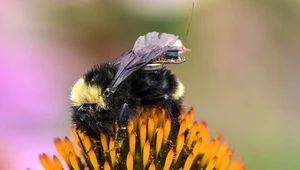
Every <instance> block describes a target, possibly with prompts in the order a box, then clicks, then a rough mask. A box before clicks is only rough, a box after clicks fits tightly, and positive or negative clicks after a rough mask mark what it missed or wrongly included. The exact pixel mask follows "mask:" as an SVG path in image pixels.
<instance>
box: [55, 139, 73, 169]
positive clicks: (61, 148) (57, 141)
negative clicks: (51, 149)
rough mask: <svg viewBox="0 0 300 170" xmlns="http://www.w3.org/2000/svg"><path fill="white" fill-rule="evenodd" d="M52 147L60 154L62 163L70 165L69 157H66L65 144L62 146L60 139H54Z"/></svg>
mask: <svg viewBox="0 0 300 170" xmlns="http://www.w3.org/2000/svg"><path fill="white" fill-rule="evenodd" d="M54 145H55V147H56V150H57V151H58V153H59V154H60V156H61V157H62V158H63V159H64V161H65V162H66V163H67V164H69V163H70V161H69V156H68V153H67V151H66V150H65V144H64V142H63V141H62V140H61V139H59V138H56V139H54Z"/></svg>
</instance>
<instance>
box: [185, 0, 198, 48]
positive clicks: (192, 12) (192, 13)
mask: <svg viewBox="0 0 300 170" xmlns="http://www.w3.org/2000/svg"><path fill="white" fill-rule="evenodd" d="M194 6H195V3H194V2H193V4H192V11H191V15H190V19H189V23H188V27H187V30H186V34H185V37H184V40H183V44H184V43H185V40H186V38H187V36H188V34H189V30H190V26H191V21H192V18H193V15H194Z"/></svg>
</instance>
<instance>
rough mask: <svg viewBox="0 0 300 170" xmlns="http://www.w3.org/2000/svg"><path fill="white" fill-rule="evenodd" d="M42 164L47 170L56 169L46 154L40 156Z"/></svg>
mask: <svg viewBox="0 0 300 170" xmlns="http://www.w3.org/2000/svg"><path fill="white" fill-rule="evenodd" d="M39 159H40V162H41V164H42V165H43V167H44V168H45V169H46V170H53V169H55V165H54V163H53V162H52V161H51V159H50V158H49V157H48V155H46V154H42V155H40V156H39Z"/></svg>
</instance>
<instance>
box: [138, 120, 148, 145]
mask: <svg viewBox="0 0 300 170" xmlns="http://www.w3.org/2000/svg"><path fill="white" fill-rule="evenodd" d="M146 133H147V132H146V124H145V123H144V122H142V124H141V128H140V144H141V149H143V148H144V144H145V141H146Z"/></svg>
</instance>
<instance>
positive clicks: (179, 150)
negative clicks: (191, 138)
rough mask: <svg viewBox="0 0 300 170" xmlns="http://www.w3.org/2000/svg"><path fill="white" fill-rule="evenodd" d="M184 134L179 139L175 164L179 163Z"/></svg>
mask: <svg viewBox="0 0 300 170" xmlns="http://www.w3.org/2000/svg"><path fill="white" fill-rule="evenodd" d="M184 138H185V137H184V132H183V133H181V135H180V136H179V137H178V139H177V146H176V156H175V162H176V161H177V159H178V157H179V155H180V153H181V150H182V147H183V144H184Z"/></svg>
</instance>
